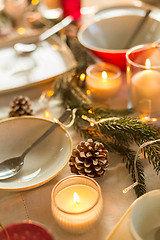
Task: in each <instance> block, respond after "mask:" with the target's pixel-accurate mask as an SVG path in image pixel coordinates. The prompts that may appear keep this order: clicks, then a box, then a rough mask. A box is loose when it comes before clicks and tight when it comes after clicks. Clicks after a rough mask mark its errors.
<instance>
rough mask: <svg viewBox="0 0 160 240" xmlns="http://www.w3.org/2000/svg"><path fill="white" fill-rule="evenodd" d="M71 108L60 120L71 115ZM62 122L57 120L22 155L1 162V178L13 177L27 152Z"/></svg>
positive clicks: (62, 120)
mask: <svg viewBox="0 0 160 240" xmlns="http://www.w3.org/2000/svg"><path fill="white" fill-rule="evenodd" d="M70 114H71V110H70V109H67V110H66V111H65V112H64V113H63V114H62V115H61V116H60V118H59V122H60V123H63V122H65V121H66V120H67V118H68V117H69V116H70ZM60 123H58V122H55V123H54V124H52V126H51V127H49V128H48V129H47V130H46V131H45V132H44V133H43V134H42V135H41V136H40V137H39V138H38V139H37V140H36V141H35V142H33V143H32V144H31V145H30V146H29V147H28V148H27V149H26V150H25V151H24V152H23V153H22V154H21V155H20V156H18V157H14V158H10V159H7V160H5V161H3V162H1V163H0V180H4V179H7V178H11V177H13V176H14V175H16V174H17V173H18V172H19V171H20V170H21V168H22V166H23V164H24V158H25V156H26V154H27V153H28V152H29V151H30V150H31V149H32V148H33V147H35V146H36V145H37V144H39V143H40V142H41V141H42V140H44V139H45V138H46V137H47V136H48V135H49V134H50V133H51V132H53V131H54V130H55V129H56V128H57V127H59V126H60Z"/></svg>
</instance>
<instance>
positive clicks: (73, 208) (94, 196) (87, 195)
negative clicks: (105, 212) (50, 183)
mask: <svg viewBox="0 0 160 240" xmlns="http://www.w3.org/2000/svg"><path fill="white" fill-rule="evenodd" d="M102 208H103V199H102V194H101V189H100V186H99V185H98V183H97V182H96V181H95V180H93V179H91V178H89V177H86V176H77V175H76V176H75V175H73V176H69V177H66V178H64V179H62V180H61V181H59V182H58V183H57V184H56V185H55V187H54V188H53V190H52V194H51V209H52V214H53V216H54V218H55V220H56V221H57V223H58V224H59V225H60V226H61V227H62V228H63V229H64V230H66V231H68V232H71V233H83V232H86V231H87V230H88V229H90V228H91V227H92V226H93V224H95V223H96V222H97V220H98V219H99V217H100V215H101V212H102Z"/></svg>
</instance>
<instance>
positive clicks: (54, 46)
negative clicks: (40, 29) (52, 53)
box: [51, 44, 59, 50]
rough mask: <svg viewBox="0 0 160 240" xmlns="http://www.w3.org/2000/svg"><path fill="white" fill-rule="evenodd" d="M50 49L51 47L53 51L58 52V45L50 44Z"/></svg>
mask: <svg viewBox="0 0 160 240" xmlns="http://www.w3.org/2000/svg"><path fill="white" fill-rule="evenodd" d="M51 47H52V49H53V50H58V48H59V47H58V45H56V44H52V46H51Z"/></svg>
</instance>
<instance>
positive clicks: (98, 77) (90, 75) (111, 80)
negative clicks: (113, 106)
mask: <svg viewBox="0 0 160 240" xmlns="http://www.w3.org/2000/svg"><path fill="white" fill-rule="evenodd" d="M86 74H87V77H86V86H87V89H89V90H90V92H91V96H92V97H93V98H94V99H96V100H106V99H107V98H109V97H112V96H114V95H115V94H116V93H117V92H118V90H119V88H120V86H121V70H120V69H119V68H118V67H116V66H114V65H112V64H108V63H105V62H101V63H98V64H93V65H91V66H89V67H88V68H87V70H86Z"/></svg>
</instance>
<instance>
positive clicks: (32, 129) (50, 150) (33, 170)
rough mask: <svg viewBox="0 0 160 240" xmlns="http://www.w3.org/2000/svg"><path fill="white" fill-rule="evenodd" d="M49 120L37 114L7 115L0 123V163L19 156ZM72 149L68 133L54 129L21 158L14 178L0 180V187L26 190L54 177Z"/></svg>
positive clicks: (62, 166)
mask: <svg viewBox="0 0 160 240" xmlns="http://www.w3.org/2000/svg"><path fill="white" fill-rule="evenodd" d="M51 124H53V122H52V121H49V120H45V119H41V118H37V117H18V118H10V119H7V120H4V121H1V122H0V133H1V135H0V162H1V161H2V160H4V159H8V158H11V157H14V156H19V155H20V154H21V153H22V152H23V151H24V150H25V149H26V148H27V147H28V146H29V145H30V144H31V143H33V142H34V141H35V140H36V139H37V138H38V137H39V136H40V135H41V134H42V133H43V132H44V131H45V130H46V129H47V128H49V126H50V125H51ZM71 151H72V141H71V137H70V135H69V133H68V132H67V131H66V130H65V129H64V128H62V127H58V128H56V129H55V130H54V131H53V132H52V133H51V134H50V135H49V136H48V137H47V138H46V139H44V140H43V141H42V142H41V143H40V144H38V145H37V146H36V147H35V148H33V149H32V150H31V151H30V152H29V153H28V154H27V155H26V157H25V161H24V166H23V168H22V170H21V171H20V172H19V173H18V174H17V175H16V176H14V177H12V178H10V179H7V180H3V181H0V189H7V190H27V189H31V188H35V187H38V186H40V185H42V184H44V183H46V182H48V181H50V180H51V179H52V178H54V177H55V176H56V175H57V174H58V173H59V172H60V171H61V170H62V169H63V168H64V167H65V165H66V164H67V162H68V160H69V158H70V156H71Z"/></svg>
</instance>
